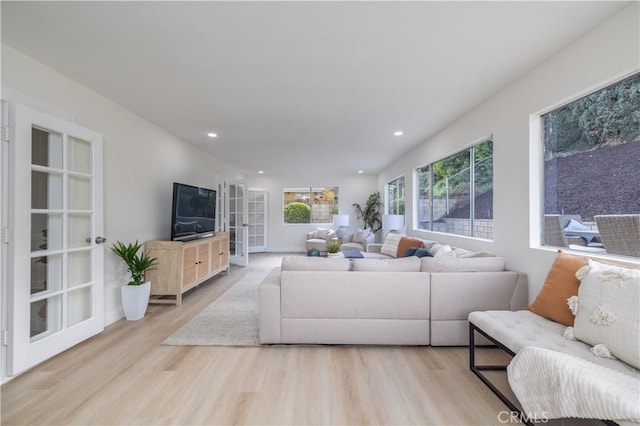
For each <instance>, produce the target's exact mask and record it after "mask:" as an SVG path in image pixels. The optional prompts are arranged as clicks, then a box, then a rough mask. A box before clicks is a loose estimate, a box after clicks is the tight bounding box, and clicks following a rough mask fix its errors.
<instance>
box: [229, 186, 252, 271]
mask: <svg viewBox="0 0 640 426" xmlns="http://www.w3.org/2000/svg"><path fill="white" fill-rule="evenodd" d="M227 200H228V201H227V206H228V207H229V214H228V215H227V217H228V218H229V237H230V246H231V247H230V252H229V262H230V263H233V264H234V265H240V266H247V265H248V264H249V232H248V224H247V220H248V217H247V210H248V209H247V196H246V188H245V184H244V183H240V182H235V183H230V184H229V187H228V191H227Z"/></svg>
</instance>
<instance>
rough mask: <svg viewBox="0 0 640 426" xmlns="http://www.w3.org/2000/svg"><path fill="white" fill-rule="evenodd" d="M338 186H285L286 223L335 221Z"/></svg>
mask: <svg viewBox="0 0 640 426" xmlns="http://www.w3.org/2000/svg"><path fill="white" fill-rule="evenodd" d="M334 214H338V187H336V186H334V187H326V188H285V189H284V215H283V216H284V223H333V215H334Z"/></svg>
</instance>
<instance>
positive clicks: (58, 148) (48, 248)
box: [9, 106, 104, 374]
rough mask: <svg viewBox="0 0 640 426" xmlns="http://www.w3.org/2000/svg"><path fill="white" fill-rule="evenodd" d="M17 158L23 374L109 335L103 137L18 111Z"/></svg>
mask: <svg viewBox="0 0 640 426" xmlns="http://www.w3.org/2000/svg"><path fill="white" fill-rule="evenodd" d="M13 158H14V160H15V162H14V164H15V173H14V174H13V179H12V185H11V188H12V191H10V192H11V194H10V197H11V198H12V201H13V207H14V214H13V228H14V237H15V238H14V242H13V250H12V255H13V262H11V263H12V264H11V271H12V272H13V274H12V278H13V282H12V283H10V286H12V294H13V297H14V300H13V303H12V304H11V308H12V311H13V313H12V320H13V321H12V329H13V330H12V333H11V335H12V337H13V339H12V342H11V359H10V363H9V364H10V373H11V374H16V373H18V372H20V371H22V370H25V369H27V368H29V367H31V366H33V365H35V364H37V363H39V362H41V361H43V360H45V359H48V358H49V357H51V356H53V355H56V354H57V353H59V352H61V351H63V350H65V349H67V348H69V347H70V346H73V345H74V344H76V343H78V342H80V341H82V340H84V339H86V338H88V337H90V336H93V335H94V334H96V333H98V332H100V331H102V330H103V328H104V319H103V317H104V309H103V306H102V305H103V257H104V249H103V246H102V245H101V243H102V242H104V239H103V238H102V237H101V235H102V226H103V225H102V220H103V218H102V201H101V200H102V136H101V135H99V134H97V133H95V132H92V131H90V130H87V129H84V128H81V127H79V126H77V125H75V124H73V123H69V122H66V121H63V120H59V119H57V118H55V117H51V116H48V115H46V114H42V113H40V112H38V111H35V110H31V109H29V108H26V107H22V106H18V107H16V143H15V149H14V157H13Z"/></svg>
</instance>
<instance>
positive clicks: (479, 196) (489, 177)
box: [415, 140, 493, 239]
mask: <svg viewBox="0 0 640 426" xmlns="http://www.w3.org/2000/svg"><path fill="white" fill-rule="evenodd" d="M415 176H416V183H417V193H416V212H417V223H416V227H417V229H425V230H430V231H438V232H446V233H451V234H458V235H468V236H475V237H480V238H487V239H491V238H493V142H492V141H491V140H486V141H483V142H481V143H478V144H476V145H473V146H472V147H471V148H468V149H465V150H464V151H460V152H458V153H455V154H453V155H451V156H449V157H447V158H444V159H442V160H440V161H436V162H435V163H432V164H429V165H426V166H423V167H420V168H418V169H416V172H415Z"/></svg>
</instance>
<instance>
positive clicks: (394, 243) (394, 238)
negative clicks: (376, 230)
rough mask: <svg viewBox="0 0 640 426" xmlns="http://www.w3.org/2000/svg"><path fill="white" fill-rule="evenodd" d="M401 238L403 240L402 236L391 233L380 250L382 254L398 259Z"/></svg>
mask: <svg viewBox="0 0 640 426" xmlns="http://www.w3.org/2000/svg"><path fill="white" fill-rule="evenodd" d="M400 238H402V235H401V234H394V233H393V232H389V233H388V234H387V236H386V237H385V239H384V244H383V245H382V248H381V249H380V253H382V254H386V255H387V256H391V257H396V255H397V254H398V244H399V243H400Z"/></svg>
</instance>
